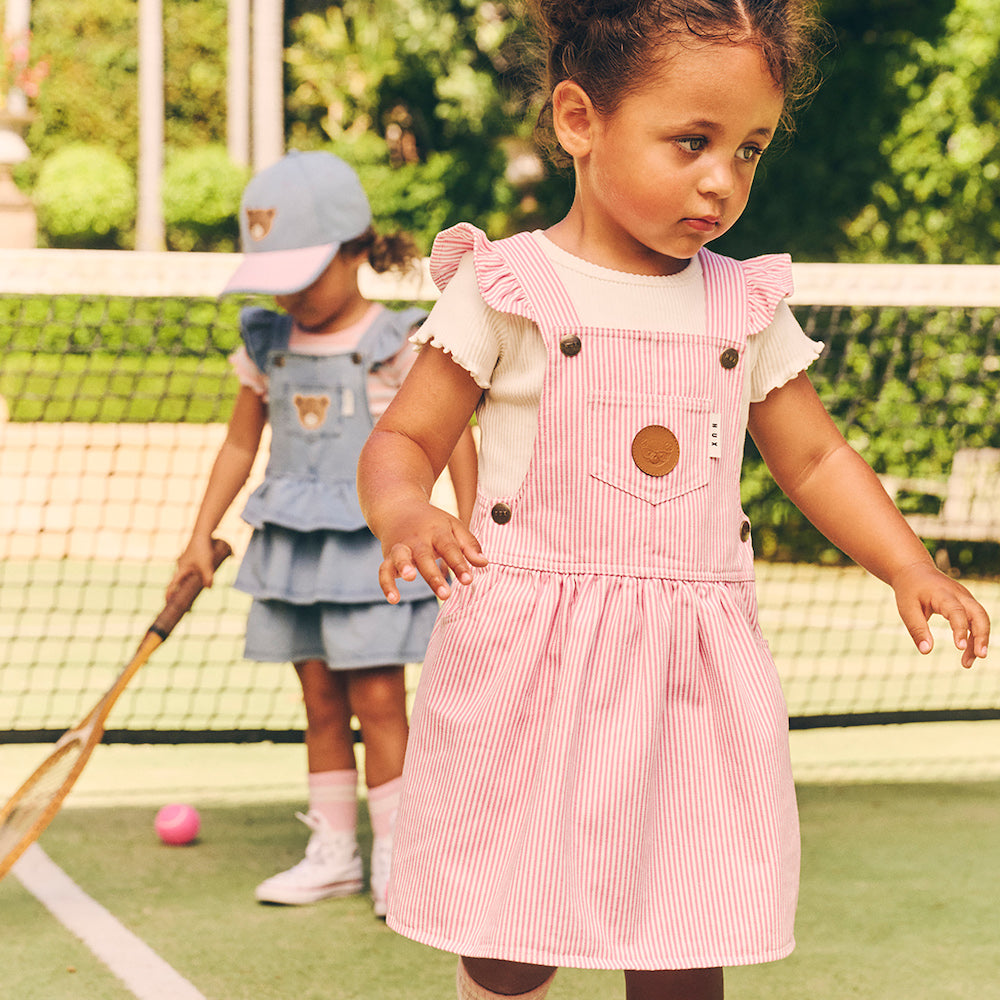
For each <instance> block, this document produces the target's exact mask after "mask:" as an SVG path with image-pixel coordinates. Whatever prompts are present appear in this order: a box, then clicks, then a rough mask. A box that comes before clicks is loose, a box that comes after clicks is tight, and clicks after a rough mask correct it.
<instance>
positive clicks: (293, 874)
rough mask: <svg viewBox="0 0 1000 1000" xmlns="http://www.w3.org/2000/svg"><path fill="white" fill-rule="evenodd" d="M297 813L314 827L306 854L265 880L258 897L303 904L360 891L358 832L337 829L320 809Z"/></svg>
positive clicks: (289, 904)
mask: <svg viewBox="0 0 1000 1000" xmlns="http://www.w3.org/2000/svg"><path fill="white" fill-rule="evenodd" d="M295 815H296V816H297V817H298V818H299V819H300V820H302V822H303V823H305V825H306V826H308V827H309V829H310V830H312V831H313V833H312V836H311V837H310V838H309V843H308V844H307V845H306V856H305V857H304V858H303V859H302V860H301V861H300V862H299V863H298V864H297V865H295V867H294V868H289V869H288V871H285V872H279V873H278V874H277V875H272V876H271V877H270V878H269V879H265V880H264V881H263V882H261V884H260V885H259V886H257V889H256V891H255V892H254V895H255V896H256V897H257V899H258V900H260V902H262V903H284V904H285V905H287V906H301V905H303V904H305V903H316V902H318V901H319V900H321V899H329V898H330V897H332V896H350V895H353V894H354V893H356V892H360V891H361V888H362V885H363V882H362V875H361V858H360V856H359V855H358V845H357V843H356V842H355V839H354V834H353V833H335V832H334V831H333V830H331V829H330V824H329V823H327V821H326V819H325V818H324V817H323V816H321V815H320V814H319V813H317V812H310V813H308V814H303V813H296V814H295Z"/></svg>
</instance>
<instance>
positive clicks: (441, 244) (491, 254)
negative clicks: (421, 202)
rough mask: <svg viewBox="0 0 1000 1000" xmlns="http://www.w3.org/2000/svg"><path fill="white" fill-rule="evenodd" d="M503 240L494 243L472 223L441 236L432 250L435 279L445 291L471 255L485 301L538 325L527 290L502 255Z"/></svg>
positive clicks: (477, 281) (448, 230)
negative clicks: (461, 263) (467, 255)
mask: <svg viewBox="0 0 1000 1000" xmlns="http://www.w3.org/2000/svg"><path fill="white" fill-rule="evenodd" d="M502 245H503V240H501V241H499V243H493V242H491V241H490V240H489V239H488V238H487V236H486V234H485V233H484V232H483V231H482V230H481V229H477V228H476V227H475V226H473V225H470V224H469V223H468V222H462V223H459V224H458V225H457V226H452V228H451V229H446V230H445V231H444V232H443V233H439V234H438V236H437V237H436V239H435V240H434V247H433V249H432V250H431V277H432V278H433V279H434V284H435V285H437V287H438V288H439V289H441V291H444V289H445V288H446V287H447V285H448V283H449V282H450V281H451V279H452V278H453V277H454V276H455V272H456V271H457V270H458V265H459V263H460V262H461V260H462V258H463V257H464V256H465V255H466V254H467V253H469V252H471V253H472V255H473V260H474V262H475V267H476V284H477V286H478V288H479V294H480V295H482V297H483V301H484V302H485V303H486V304H487V305H488V306H489V307H490V308H491V309H496V310H497V311H498V312H504V313H514V314H515V315H518V316H524V317H525V318H526V319H529V320H531V321H532V322H537V317H536V315H535V311H534V309H533V308H532V305H531V302H530V301H529V299H528V296H527V295H526V294H525V290H524V288H523V287H522V286H521V283H520V281H519V280H518V279H517V277H516V276H515V274H514V272H513V270H512V269H511V266H510V264H509V262H508V261H507V259H506V257H505V256H504V254H503V252H502V249H501V247H502Z"/></svg>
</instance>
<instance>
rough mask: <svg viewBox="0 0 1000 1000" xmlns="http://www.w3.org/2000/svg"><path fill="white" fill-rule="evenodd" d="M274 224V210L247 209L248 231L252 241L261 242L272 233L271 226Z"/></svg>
mask: <svg viewBox="0 0 1000 1000" xmlns="http://www.w3.org/2000/svg"><path fill="white" fill-rule="evenodd" d="M273 222H274V209H273V208H248V209H247V229H248V230H249V232H250V239H252V240H254V241H255V242H258V243H259V242H260V241H261V240H262V239H264V237H265V236H267V234H268V233H269V232H270V231H271V224H272V223H273Z"/></svg>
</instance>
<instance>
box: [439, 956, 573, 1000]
mask: <svg viewBox="0 0 1000 1000" xmlns="http://www.w3.org/2000/svg"><path fill="white" fill-rule="evenodd" d="M555 974H556V970H555V968H554V967H553V966H551V965H525V964H523V963H521V962H504V961H501V960H500V959H497V958H460V959H459V960H458V978H457V982H458V1000H495V998H496V997H516V998H518V1000H542V998H543V997H544V996H545V994H546V993H548V991H549V987H550V986H551V985H552V980H553V979H554V978H555Z"/></svg>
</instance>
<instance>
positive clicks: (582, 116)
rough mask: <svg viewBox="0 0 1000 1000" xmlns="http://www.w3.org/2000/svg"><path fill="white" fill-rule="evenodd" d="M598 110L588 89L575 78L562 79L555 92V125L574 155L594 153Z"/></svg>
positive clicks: (565, 145) (566, 146)
mask: <svg viewBox="0 0 1000 1000" xmlns="http://www.w3.org/2000/svg"><path fill="white" fill-rule="evenodd" d="M595 117H596V112H595V111H594V105H593V104H592V103H591V101H590V98H589V97H588V96H587V92H586V91H585V90H584V89H583V87H581V86H580V85H579V84H578V83H575V82H574V81H573V80H562V81H560V82H559V83H558V84H557V85H556V88H555V90H554V91H553V92H552V127H553V128H554V129H555V133H556V138H557V139H558V140H559V145H560V146H562V148H563V149H564V150H566V152H567V153H569V155H570V156H572V157H574V158H576V157H580V156H584V155H586V154H587V153H589V152H590V143H591V137H592V133H593V128H594V120H595Z"/></svg>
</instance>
